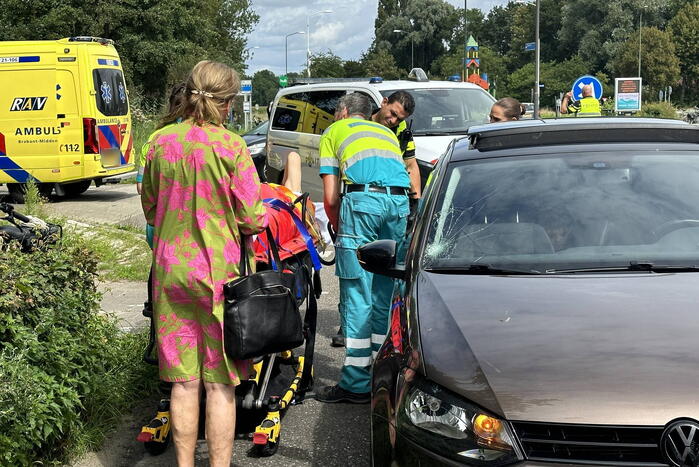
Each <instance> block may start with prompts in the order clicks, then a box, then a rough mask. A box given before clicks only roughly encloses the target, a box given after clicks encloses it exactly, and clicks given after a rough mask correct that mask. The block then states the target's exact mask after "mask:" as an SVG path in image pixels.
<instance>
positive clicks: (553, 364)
mask: <svg viewBox="0 0 699 467" xmlns="http://www.w3.org/2000/svg"><path fill="white" fill-rule="evenodd" d="M698 143H699V127H697V126H692V125H688V124H684V123H682V122H676V121H668V120H649V119H621V118H604V119H603V118H595V119H583V118H579V119H574V118H569V119H563V120H555V121H554V120H552V121H548V120H546V121H544V120H527V121H520V122H513V123H507V124H493V125H487V126H480V127H472V128H471V129H470V130H469V137H466V138H463V139H460V140H457V141H455V142H454V143H452V146H451V147H450V149H449V150H448V151H447V153H446V155H445V156H443V157H442V158H441V159H440V161H439V162H438V164H437V166H436V168H435V171H434V172H433V175H432V178H431V181H430V183H429V185H428V187H427V189H426V192H425V197H424V199H423V201H422V205H421V208H420V209H421V211H420V215H419V216H418V219H419V220H418V222H417V223H416V225H415V228H414V230H413V231H412V233H411V235H410V236H409V237H408V241H407V242H406V246H400V245H398V246H397V245H396V244H395V242H391V241H386V240H383V241H378V242H373V243H370V244H367V245H364V246H363V247H361V248H360V251H359V253H358V256H359V257H360V261H361V262H362V264H363V266H364V267H365V268H366V269H367V270H369V271H371V272H375V273H379V274H385V275H389V276H392V277H395V278H397V279H398V280H397V281H396V283H397V286H396V289H395V290H396V292H395V295H394V300H393V307H392V311H391V318H390V329H389V332H388V337H387V339H386V341H385V342H384V344H383V346H382V348H381V350H380V351H379V353H378V355H377V357H376V359H375V362H374V366H373V379H372V405H371V426H372V453H373V464H374V465H377V466H417V465H474V466H503V465H519V466H556V465H558V466H563V465H605V466H610V465H613V466H662V465H672V466H696V465H698V462H699V144H698ZM403 258H404V260H403Z"/></svg>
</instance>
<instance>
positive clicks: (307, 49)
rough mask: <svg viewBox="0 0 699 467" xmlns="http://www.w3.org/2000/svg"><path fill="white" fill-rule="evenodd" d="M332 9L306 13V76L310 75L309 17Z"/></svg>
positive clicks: (329, 11)
mask: <svg viewBox="0 0 699 467" xmlns="http://www.w3.org/2000/svg"><path fill="white" fill-rule="evenodd" d="M332 12H333V11H332V10H320V11H316V12H314V13H311V14H309V15H306V76H307V77H309V78H310V77H311V30H310V19H311V16H315V15H322V14H324V13H332Z"/></svg>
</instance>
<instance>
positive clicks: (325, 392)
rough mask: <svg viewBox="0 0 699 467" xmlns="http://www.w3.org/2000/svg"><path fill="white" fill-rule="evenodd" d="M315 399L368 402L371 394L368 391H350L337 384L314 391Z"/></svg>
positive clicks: (354, 402)
mask: <svg viewBox="0 0 699 467" xmlns="http://www.w3.org/2000/svg"><path fill="white" fill-rule="evenodd" d="M316 400H317V401H320V402H329V403H334V402H349V403H351V404H368V403H369V402H371V394H369V393H368V392H361V393H357V392H350V391H346V390H344V389H342V388H341V387H340V386H339V385H335V386H325V387H324V388H321V389H320V391H318V392H317V393H316Z"/></svg>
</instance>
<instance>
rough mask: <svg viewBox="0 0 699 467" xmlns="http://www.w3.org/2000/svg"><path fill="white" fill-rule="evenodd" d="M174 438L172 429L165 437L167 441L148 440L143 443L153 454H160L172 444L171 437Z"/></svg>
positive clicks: (149, 452)
mask: <svg viewBox="0 0 699 467" xmlns="http://www.w3.org/2000/svg"><path fill="white" fill-rule="evenodd" d="M171 438H172V431H170V432H169V433H168V434H167V436H166V437H165V441H163V442H162V443H159V442H157V441H148V442H145V443H143V447H145V448H146V451H147V452H148V454H150V455H151V456H159V455H160V454H162V453H164V452H165V450H166V449H167V447H168V446H169V445H170V439H171Z"/></svg>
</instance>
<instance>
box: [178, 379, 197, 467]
mask: <svg viewBox="0 0 699 467" xmlns="http://www.w3.org/2000/svg"><path fill="white" fill-rule="evenodd" d="M200 396H201V380H198V379H197V380H194V381H187V382H180V383H172V393H171V396H170V415H171V416H172V436H173V441H174V442H175V454H176V455H177V465H178V466H179V467H194V450H195V448H196V446H197V434H198V432H199V398H200Z"/></svg>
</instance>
